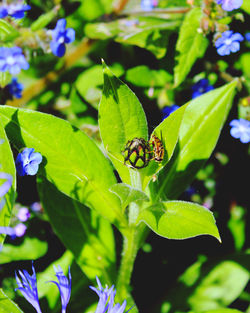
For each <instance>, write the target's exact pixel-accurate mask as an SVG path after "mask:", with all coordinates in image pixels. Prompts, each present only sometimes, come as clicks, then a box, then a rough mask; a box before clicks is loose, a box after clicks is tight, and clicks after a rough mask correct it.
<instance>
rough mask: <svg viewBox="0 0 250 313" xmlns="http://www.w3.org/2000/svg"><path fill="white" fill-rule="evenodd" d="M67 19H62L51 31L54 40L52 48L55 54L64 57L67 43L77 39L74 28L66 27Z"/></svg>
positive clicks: (51, 44) (51, 43)
mask: <svg viewBox="0 0 250 313" xmlns="http://www.w3.org/2000/svg"><path fill="white" fill-rule="evenodd" d="M66 24H67V22H66V20H65V19H60V20H58V21H57V23H56V27H55V29H54V30H52V31H51V35H52V41H51V42H50V48H51V51H52V53H53V54H54V55H55V56H58V57H62V56H64V54H65V51H66V47H65V44H68V43H71V42H73V41H74V40H75V31H74V29H73V28H67V29H66Z"/></svg>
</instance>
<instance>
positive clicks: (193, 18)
mask: <svg viewBox="0 0 250 313" xmlns="http://www.w3.org/2000/svg"><path fill="white" fill-rule="evenodd" d="M201 17H202V10H201V8H194V9H192V10H191V11H190V12H189V13H187V15H186V17H185V19H184V22H183V24H182V25H181V29H180V33H179V37H178V40H177V44H176V50H177V51H178V52H179V55H178V56H177V65H176V66H175V68H174V82H175V86H176V87H177V86H179V85H180V84H181V83H182V82H183V81H184V79H185V78H186V76H187V75H188V73H189V71H190V70H191V68H192V66H193V64H194V63H195V61H196V60H197V59H198V58H201V57H203V55H204V53H205V52H206V49H207V46H208V43H209V42H208V39H207V38H206V37H205V36H204V35H203V34H202V33H200V32H199V31H198V30H199V27H200V20H201Z"/></svg>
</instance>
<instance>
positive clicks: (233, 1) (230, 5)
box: [217, 0, 243, 11]
mask: <svg viewBox="0 0 250 313" xmlns="http://www.w3.org/2000/svg"><path fill="white" fill-rule="evenodd" d="M242 3H243V0H217V4H221V7H222V9H223V10H225V11H232V10H234V9H238V8H239V7H241V5H242Z"/></svg>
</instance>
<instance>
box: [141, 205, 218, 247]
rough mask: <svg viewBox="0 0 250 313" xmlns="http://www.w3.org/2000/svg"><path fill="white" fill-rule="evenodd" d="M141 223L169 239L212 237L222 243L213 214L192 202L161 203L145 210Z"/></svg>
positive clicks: (142, 213)
mask: <svg viewBox="0 0 250 313" xmlns="http://www.w3.org/2000/svg"><path fill="white" fill-rule="evenodd" d="M141 221H143V222H144V223H145V224H147V225H148V226H149V227H150V228H151V229H152V230H153V231H154V232H155V233H156V234H158V235H160V236H162V237H165V238H168V239H186V238H191V237H196V236H199V235H211V236H214V237H215V238H217V239H218V240H219V241H221V239H220V235H219V232H218V229H217V227H216V224H215V220H214V217H213V214H212V213H211V212H210V211H209V210H208V209H207V208H205V207H203V206H201V205H198V204H195V203H192V202H185V201H167V202H161V203H159V204H156V205H153V206H152V207H149V208H147V209H145V210H143V211H142V212H141V213H140V214H139V217H138V223H139V222H141Z"/></svg>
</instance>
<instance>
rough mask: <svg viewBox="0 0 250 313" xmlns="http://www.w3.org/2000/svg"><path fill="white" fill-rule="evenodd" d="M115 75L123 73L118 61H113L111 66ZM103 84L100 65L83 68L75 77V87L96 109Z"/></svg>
mask: <svg viewBox="0 0 250 313" xmlns="http://www.w3.org/2000/svg"><path fill="white" fill-rule="evenodd" d="M111 70H112V72H113V73H114V74H115V75H116V76H118V77H119V76H121V75H122V74H123V72H124V71H123V68H122V67H121V65H120V64H119V63H114V64H113V65H112V67H111ZM102 85H103V69H102V65H94V66H92V67H91V68H89V69H87V70H85V71H84V72H83V73H82V74H80V75H79V76H78V77H77V80H76V88H77V90H78V92H79V93H80V95H81V96H82V97H83V98H84V99H85V100H87V101H88V102H89V103H90V104H92V105H93V106H94V107H95V108H96V109H97V107H98V104H99V102H100V99H101V93H102V92H101V87H100V86H102Z"/></svg>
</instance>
